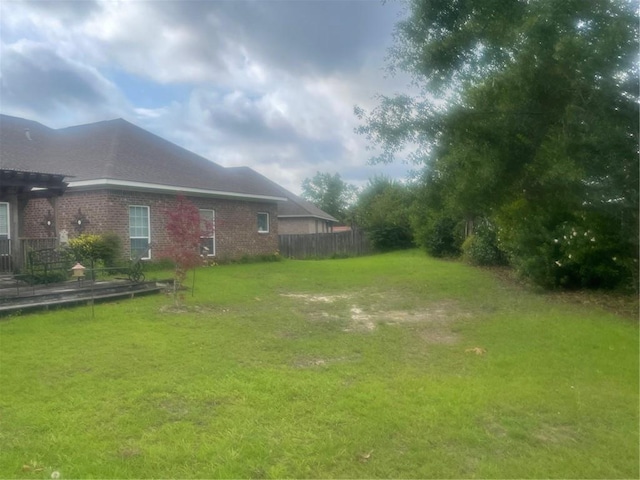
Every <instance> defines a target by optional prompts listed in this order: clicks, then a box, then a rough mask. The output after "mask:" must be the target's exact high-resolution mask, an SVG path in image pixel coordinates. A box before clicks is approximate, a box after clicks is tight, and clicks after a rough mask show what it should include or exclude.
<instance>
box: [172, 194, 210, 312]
mask: <svg viewBox="0 0 640 480" xmlns="http://www.w3.org/2000/svg"><path fill="white" fill-rule="evenodd" d="M164 215H165V222H166V223H165V224H166V232H167V246H166V247H165V248H163V249H161V251H160V257H162V258H167V259H169V260H171V262H173V264H174V274H173V290H172V294H173V301H174V303H175V305H176V306H178V305H179V304H180V302H181V300H182V295H181V293H180V290H181V287H182V284H183V283H184V281H185V280H186V278H187V272H188V271H189V270H191V269H193V268H196V267H198V266H200V265H202V255H201V249H202V247H201V242H202V238H203V237H204V236H207V232H211V230H212V229H213V225H209V224H208V223H209V222H205V221H203V220H202V219H201V217H200V211H199V210H198V207H196V206H195V205H194V204H193V203H192V202H191V201H189V200H188V199H187V198H185V197H184V196H183V195H178V196H177V198H176V201H175V203H174V204H173V205H172V206H171V207H169V208H167V209H165V211H164Z"/></svg>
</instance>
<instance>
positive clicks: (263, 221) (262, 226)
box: [258, 212, 269, 233]
mask: <svg viewBox="0 0 640 480" xmlns="http://www.w3.org/2000/svg"><path fill="white" fill-rule="evenodd" d="M258 232H259V233H269V214H268V213H264V212H258Z"/></svg>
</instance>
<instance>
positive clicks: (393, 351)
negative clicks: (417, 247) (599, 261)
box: [0, 252, 639, 478]
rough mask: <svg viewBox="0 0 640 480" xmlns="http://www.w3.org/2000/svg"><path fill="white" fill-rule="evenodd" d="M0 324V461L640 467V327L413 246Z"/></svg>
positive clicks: (427, 472)
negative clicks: (175, 301) (173, 297)
mask: <svg viewBox="0 0 640 480" xmlns="http://www.w3.org/2000/svg"><path fill="white" fill-rule="evenodd" d="M170 303H171V301H170V300H169V299H167V298H163V297H145V298H137V299H134V300H129V301H123V302H120V303H112V304H101V305H98V306H96V309H95V318H92V317H91V309H90V308H88V307H80V308H74V309H69V310H60V311H49V312H43V313H39V314H31V315H24V316H16V317H13V318H10V319H9V320H7V321H4V322H2V323H1V324H0V382H1V383H0V388H1V394H0V422H1V424H0V445H1V446H2V448H1V450H0V476H2V477H14V478H16V477H20V478H50V475H51V473H52V472H53V471H58V472H60V473H61V475H62V478H74V477H75V478H124V477H126V478H134V477H135V478H149V477H164V478H169V477H173V478H177V477H179V478H202V477H218V478H274V477H278V478H282V477H289V478H291V477H296V478H303V477H307V478H309V477H314V478H317V477H334V478H335V477H351V478H372V477H377V478H390V477H396V478H397V477H404V478H429V477H430V478H434V477H435V478H443V477H454V478H461V477H465V478H470V477H483V478H487V477H503V478H514V477H529V478H532V477H535V478H540V477H545V478H549V477H555V478H586V477H589V478H594V477H598V478H637V477H638V475H639V472H638V328H637V325H636V324H633V323H632V322H629V320H628V319H623V318H622V317H620V316H617V315H615V314H611V313H608V312H607V311H605V310H603V309H601V308H600V307H599V306H597V305H596V306H594V305H593V304H589V305H581V304H576V303H573V302H566V301H564V300H563V299H561V298H557V297H556V296H553V295H541V294H539V293H531V292H529V291H527V290H526V289H523V288H522V287H520V286H514V285H512V284H511V283H509V282H505V281H504V280H501V279H499V278H497V277H496V276H495V275H494V273H492V272H490V271H483V270H478V269H473V268H470V267H467V266H464V265H462V264H459V263H455V262H443V261H437V260H433V259H430V258H427V257H424V256H423V255H422V254H420V253H418V252H401V253H393V254H387V255H380V256H374V257H366V258H357V259H344V260H332V261H321V262H303V261H284V262H279V263H270V264H250V265H232V266H223V267H215V268H209V269H202V270H199V271H198V272H197V276H196V283H195V291H194V295H193V297H189V296H188V297H187V304H188V308H186V309H184V310H183V311H175V310H174V309H172V308H170V307H169V306H168V305H170Z"/></svg>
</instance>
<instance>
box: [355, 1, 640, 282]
mask: <svg viewBox="0 0 640 480" xmlns="http://www.w3.org/2000/svg"><path fill="white" fill-rule="evenodd" d="M409 13H410V14H409V16H408V17H407V18H406V19H405V20H403V21H402V22H400V23H399V25H398V28H397V38H396V39H397V43H396V46H395V48H394V51H393V54H392V67H393V68H397V69H403V70H406V71H408V72H409V73H411V74H412V75H413V76H414V80H415V81H416V83H417V84H418V85H420V86H421V87H422V90H421V93H425V92H426V93H427V94H426V95H421V96H420V97H416V98H410V97H407V96H404V95H401V96H398V97H393V98H386V97H382V98H381V102H380V105H379V107H378V108H376V109H375V110H374V111H373V112H371V113H369V114H366V113H365V112H364V111H362V110H358V112H357V113H358V114H359V116H360V118H362V119H364V120H365V122H366V123H365V125H364V126H363V127H361V128H360V129H359V130H360V132H361V133H363V134H365V135H366V136H367V137H368V138H369V139H370V140H371V141H372V142H373V143H375V144H378V145H380V146H381V147H382V148H383V153H382V154H381V155H380V157H379V158H378V160H379V161H391V160H393V159H394V156H395V155H396V154H398V153H399V152H402V151H403V148H404V147H405V146H406V145H407V144H412V145H417V148H416V150H415V153H414V155H413V156H412V157H411V159H413V160H414V161H418V162H424V164H425V175H424V183H423V188H424V189H425V190H427V191H428V194H426V195H424V198H427V197H428V198H429V200H430V201H429V202H428V203H426V204H425V205H424V206H423V207H422V208H421V209H420V210H419V213H418V214H417V215H416V217H417V218H418V219H421V222H418V225H420V223H422V224H425V225H426V227H424V228H423V231H422V232H418V233H417V235H418V236H420V237H422V238H421V239H420V243H421V244H426V243H427V238H426V237H425V232H427V233H428V232H429V229H431V230H433V227H434V225H435V223H434V222H433V220H430V219H432V218H439V217H451V218H453V219H456V220H457V221H460V222H468V221H473V220H475V219H477V218H487V219H489V220H490V221H491V222H493V223H495V224H496V225H498V226H499V233H500V237H501V241H502V238H503V237H504V250H505V251H506V252H507V253H508V254H509V259H510V261H511V262H512V263H513V264H514V265H515V266H516V267H517V268H518V269H519V270H520V271H521V272H522V273H523V274H525V275H527V276H529V277H531V278H532V279H533V280H534V281H536V282H537V283H540V284H542V285H546V286H576V285H578V286H589V287H601V286H612V285H614V284H617V283H620V282H626V281H627V279H628V278H630V277H634V278H635V279H636V283H637V273H636V272H637V270H638V263H637V262H638V252H639V248H638V247H639V246H638V214H639V211H640V206H639V203H638V199H639V195H638V185H639V175H638V173H639V165H638V160H639V156H638V132H639V131H640V125H639V118H640V115H639V113H640V112H639V108H638V106H639V101H638V100H639V99H638V92H639V87H638V82H639V75H638V63H637V44H638V26H637V14H636V13H637V12H636V10H635V7H634V4H633V2H626V1H622V0H620V1H618V0H594V1H592V2H583V1H566V2H557V1H555V0H538V1H536V2H523V1H518V0H507V1H502V0H501V1H493V0H485V1H479V2H471V1H461V2H450V1H445V0H432V1H422V0H414V1H411V2H410V12H409ZM565 223H566V224H568V225H572V226H574V227H575V228H576V229H577V230H580V231H583V232H586V231H590V232H591V233H593V234H594V235H595V237H596V238H597V239H603V243H602V244H601V245H599V246H598V247H597V248H595V249H594V248H592V247H593V246H592V245H581V246H580V247H579V251H575V249H576V248H577V247H576V246H575V245H574V246H572V247H571V248H572V249H573V250H574V251H573V252H571V253H569V252H567V253H566V255H569V254H571V255H572V257H571V261H570V262H564V263H562V261H561V259H559V258H558V255H565V254H564V253H563V252H562V251H560V252H558V251H557V248H558V247H557V246H556V245H554V244H553V240H554V238H555V236H556V235H557V230H558V229H559V228H560V227H561V226H562V225H564V224H565ZM604 239H606V241H604ZM475 241H476V240H475V239H473V240H470V243H473V242H475ZM576 258H578V259H579V260H578V261H576V260H575V259H576ZM612 258H616V260H615V261H614V260H612ZM556 261H560V262H561V263H562V264H563V267H562V268H556V267H554V266H553V265H555V262H556ZM578 262H579V263H578ZM612 262H614V263H612ZM567 265H571V266H570V267H569V266H567Z"/></svg>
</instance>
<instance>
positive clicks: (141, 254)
mask: <svg viewBox="0 0 640 480" xmlns="http://www.w3.org/2000/svg"><path fill="white" fill-rule="evenodd" d="M150 230H151V227H150V224H149V207H146V206H142V205H130V206H129V241H130V245H131V258H132V259H136V258H141V259H143V260H148V259H149V258H151V252H150V251H149V245H150V243H151V238H150V233H149V232H150Z"/></svg>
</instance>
